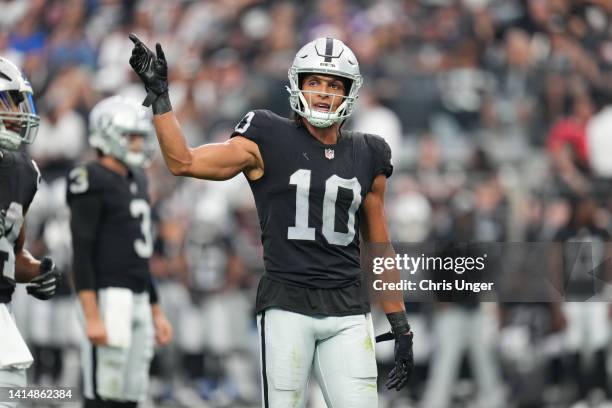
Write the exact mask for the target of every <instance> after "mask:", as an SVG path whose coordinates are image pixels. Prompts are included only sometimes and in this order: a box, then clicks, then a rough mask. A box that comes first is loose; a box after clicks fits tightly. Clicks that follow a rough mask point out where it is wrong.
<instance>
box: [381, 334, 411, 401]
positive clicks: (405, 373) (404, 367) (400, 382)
mask: <svg viewBox="0 0 612 408" xmlns="http://www.w3.org/2000/svg"><path fill="white" fill-rule="evenodd" d="M412 336H413V334H412V331H409V332H408V333H405V334H402V335H399V336H397V337H396V338H395V367H394V368H393V370H391V372H390V373H389V379H388V380H387V382H386V383H385V386H386V387H387V389H395V390H396V391H399V390H401V389H402V388H403V387H404V386H405V385H406V383H407V382H408V380H409V379H410V375H411V374H412V369H413V368H414V356H413V353H412Z"/></svg>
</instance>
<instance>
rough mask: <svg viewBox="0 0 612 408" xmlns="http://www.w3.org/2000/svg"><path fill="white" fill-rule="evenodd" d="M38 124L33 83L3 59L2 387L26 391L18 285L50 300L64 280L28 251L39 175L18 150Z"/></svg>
mask: <svg viewBox="0 0 612 408" xmlns="http://www.w3.org/2000/svg"><path fill="white" fill-rule="evenodd" d="M38 122H39V117H38V115H37V114H36V108H35V106H34V101H33V99H32V87H31V86H30V83H29V82H28V80H27V79H26V78H25V77H24V76H23V74H22V73H21V72H20V71H19V69H18V68H17V67H16V66H15V65H14V64H13V63H12V62H10V61H8V60H6V59H4V58H1V57H0V387H24V386H25V385H26V372H25V370H26V369H27V368H28V367H29V366H30V365H31V364H32V360H33V359H32V355H31V354H30V351H29V350H28V347H27V346H26V344H25V342H24V341H23V339H22V337H21V334H20V333H19V330H18V329H17V326H16V325H15V322H14V319H13V316H12V311H11V309H10V305H11V298H12V296H13V292H14V291H15V284H16V283H27V282H29V284H28V285H27V291H28V293H29V294H30V295H32V296H34V297H36V298H37V299H41V300H48V299H50V298H51V297H53V295H54V294H55V289H56V287H57V283H58V281H59V279H60V278H61V275H60V274H59V273H58V272H56V271H55V268H54V265H53V261H51V259H50V258H45V259H43V260H42V262H41V261H38V260H36V259H35V258H34V257H32V255H31V254H30V253H29V252H28V251H27V250H26V249H25V248H24V246H23V245H24V241H25V225H24V219H25V215H26V212H27V211H28V208H29V206H30V204H31V203H32V200H33V199H34V195H35V194H36V190H37V189H38V184H39V182H40V173H39V171H38V168H37V167H36V164H35V163H34V161H32V160H30V159H29V158H28V157H27V156H26V155H25V154H24V153H23V152H21V151H20V150H19V149H20V147H21V146H22V144H23V143H28V144H29V143H32V142H33V141H34V138H35V137H36V132H37V131H38ZM0 406H2V407H15V406H16V404H13V403H6V402H4V403H3V402H0Z"/></svg>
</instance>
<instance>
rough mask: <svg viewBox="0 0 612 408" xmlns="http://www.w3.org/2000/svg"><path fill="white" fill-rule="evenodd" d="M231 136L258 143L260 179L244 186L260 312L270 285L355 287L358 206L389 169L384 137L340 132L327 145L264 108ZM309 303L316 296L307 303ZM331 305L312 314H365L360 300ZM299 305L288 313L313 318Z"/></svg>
mask: <svg viewBox="0 0 612 408" xmlns="http://www.w3.org/2000/svg"><path fill="white" fill-rule="evenodd" d="M237 135H240V136H243V137H246V138H247V139H250V140H252V141H253V142H255V143H257V145H258V147H259V151H260V153H261V156H262V158H263V162H264V175H263V176H262V177H261V178H260V179H258V180H255V181H249V184H250V186H251V189H252V191H253V195H254V196H255V203H256V206H257V211H258V215H259V222H260V225H261V231H262V235H261V239H262V243H263V248H264V263H265V274H264V279H263V283H260V287H259V292H260V293H259V294H258V303H259V305H258V309H262V308H263V307H264V306H265V305H264V304H263V303H270V302H267V301H263V300H262V299H264V298H266V297H267V294H266V293H265V292H266V291H267V292H274V291H276V290H277V289H278V288H273V287H270V286H274V284H273V283H271V282H275V283H280V284H283V285H289V286H291V287H292V288H295V287H301V288H305V289H306V290H305V291H303V292H304V293H306V292H308V290H314V291H316V290H338V291H339V292H341V291H342V290H343V289H346V288H350V287H358V286H359V284H360V282H361V267H360V253H359V222H360V219H361V214H360V209H361V203H362V202H363V200H364V198H365V196H366V194H367V193H368V192H369V191H370V189H371V186H372V182H373V181H374V178H375V177H376V176H377V175H378V174H381V173H382V174H385V175H386V176H387V177H388V176H390V175H391V172H392V170H393V168H392V166H391V162H390V160H391V151H390V149H389V146H388V145H387V143H386V142H385V141H384V139H382V138H381V137H379V136H374V135H368V134H363V133H358V132H349V131H342V134H341V136H340V137H339V139H338V141H337V143H336V144H335V145H325V144H323V143H321V142H320V141H319V140H317V139H316V138H315V137H313V136H312V135H310V134H309V133H308V131H307V129H306V128H305V127H304V126H301V125H299V124H297V123H296V122H295V121H293V120H290V119H286V118H282V117H280V116H277V115H275V114H274V113H272V112H270V111H266V110H256V111H252V112H249V113H248V114H247V115H246V116H245V117H244V118H243V119H242V120H241V121H240V123H239V124H238V125H237V126H236V128H235V130H234V132H233V135H232V136H237ZM285 289H286V288H285ZM262 292H264V293H262ZM327 293H331V292H327ZM355 293H357V292H355ZM350 296H352V295H350ZM312 302H317V300H316V296H315V298H311V299H310V300H309V301H308V302H307V303H309V304H310V303H312ZM319 303H320V302H319ZM324 303H329V302H324ZM331 303H334V302H333V301H331ZM336 303H338V305H337V307H336V306H333V307H331V308H329V310H318V312H320V313H316V314H345V313H348V312H357V313H359V312H361V311H363V303H362V304H361V305H360V306H358V305H357V304H355V306H354V307H349V309H351V310H337V309H338V308H342V306H341V304H342V303H344V301H341V300H339V301H338V302H336ZM267 306H282V307H285V308H287V307H291V305H289V306H287V305H270V304H268V305H267ZM302 306H303V307H301V308H299V310H295V309H294V310H295V311H298V312H301V313H310V314H314V313H312V310H311V309H312V308H311V307H310V306H308V307H306V305H302ZM304 309H307V310H304ZM315 309H316V307H315Z"/></svg>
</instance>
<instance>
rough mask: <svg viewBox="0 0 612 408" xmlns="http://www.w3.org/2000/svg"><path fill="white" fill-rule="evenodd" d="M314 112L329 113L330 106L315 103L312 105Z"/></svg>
mask: <svg viewBox="0 0 612 408" xmlns="http://www.w3.org/2000/svg"><path fill="white" fill-rule="evenodd" d="M314 108H315V110H318V111H321V112H329V108H330V105H329V104H328V103H316V104H315V105H314Z"/></svg>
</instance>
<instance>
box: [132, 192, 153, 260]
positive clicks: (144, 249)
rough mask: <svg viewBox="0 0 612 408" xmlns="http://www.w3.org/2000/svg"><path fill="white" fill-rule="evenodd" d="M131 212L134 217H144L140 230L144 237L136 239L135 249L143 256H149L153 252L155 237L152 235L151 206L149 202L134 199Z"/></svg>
mask: <svg viewBox="0 0 612 408" xmlns="http://www.w3.org/2000/svg"><path fill="white" fill-rule="evenodd" d="M130 213H131V214H132V217H134V218H140V217H142V219H141V221H140V231H141V232H142V236H143V238H144V240H143V239H140V238H138V239H136V240H135V241H134V250H135V251H136V253H137V254H138V256H139V257H141V258H148V257H150V256H151V255H152V254H153V237H152V236H151V207H149V204H148V203H147V202H146V201H145V200H143V199H141V198H139V199H135V200H132V202H131V203H130Z"/></svg>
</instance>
